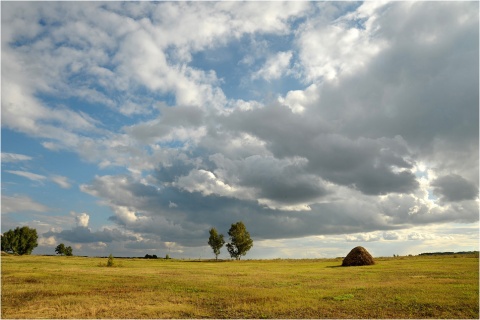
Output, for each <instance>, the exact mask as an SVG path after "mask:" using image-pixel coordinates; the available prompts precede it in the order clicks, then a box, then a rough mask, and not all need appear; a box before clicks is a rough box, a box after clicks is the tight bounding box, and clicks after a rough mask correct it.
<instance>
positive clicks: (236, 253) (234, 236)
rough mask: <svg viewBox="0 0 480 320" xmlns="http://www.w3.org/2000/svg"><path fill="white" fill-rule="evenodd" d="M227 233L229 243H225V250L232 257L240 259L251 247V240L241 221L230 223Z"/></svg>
mask: <svg viewBox="0 0 480 320" xmlns="http://www.w3.org/2000/svg"><path fill="white" fill-rule="evenodd" d="M228 235H229V236H230V243H227V250H228V252H229V253H230V256H231V257H232V258H235V259H237V260H240V257H241V256H244V255H246V254H247V252H248V250H250V249H251V248H252V247H253V240H252V239H251V238H250V234H249V233H248V231H247V228H246V227H245V225H244V224H243V222H242V221H239V222H237V223H234V224H232V226H231V227H230V230H229V231H228Z"/></svg>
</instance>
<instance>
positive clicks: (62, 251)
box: [55, 243, 65, 255]
mask: <svg viewBox="0 0 480 320" xmlns="http://www.w3.org/2000/svg"><path fill="white" fill-rule="evenodd" d="M55 253H56V254H61V255H64V254H65V245H64V244H63V243H60V244H59V245H58V246H57V247H56V248H55Z"/></svg>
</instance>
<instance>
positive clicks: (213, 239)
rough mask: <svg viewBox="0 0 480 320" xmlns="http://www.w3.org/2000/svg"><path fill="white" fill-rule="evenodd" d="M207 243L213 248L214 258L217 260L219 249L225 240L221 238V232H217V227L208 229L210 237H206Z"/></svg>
mask: <svg viewBox="0 0 480 320" xmlns="http://www.w3.org/2000/svg"><path fill="white" fill-rule="evenodd" d="M208 244H209V245H210V247H212V249H213V253H214V254H215V260H218V255H219V254H220V249H221V248H222V247H223V245H224V244H225V240H223V234H218V232H217V229H215V228H212V229H210V238H208Z"/></svg>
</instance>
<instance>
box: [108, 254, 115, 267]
mask: <svg viewBox="0 0 480 320" xmlns="http://www.w3.org/2000/svg"><path fill="white" fill-rule="evenodd" d="M114 265H115V261H114V260H113V256H112V254H110V255H109V256H108V260H107V267H113V266H114Z"/></svg>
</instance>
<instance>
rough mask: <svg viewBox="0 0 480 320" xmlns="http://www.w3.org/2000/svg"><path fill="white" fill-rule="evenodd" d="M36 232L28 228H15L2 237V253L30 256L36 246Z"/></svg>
mask: <svg viewBox="0 0 480 320" xmlns="http://www.w3.org/2000/svg"><path fill="white" fill-rule="evenodd" d="M37 240H38V235H37V230H36V229H33V228H29V227H26V226H25V227H21V228H20V227H16V228H15V230H8V231H7V232H5V233H4V234H3V235H2V239H1V243H2V251H5V252H9V253H16V254H19V255H23V254H31V253H32V251H33V249H35V248H36V247H37V246H38V242H37Z"/></svg>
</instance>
